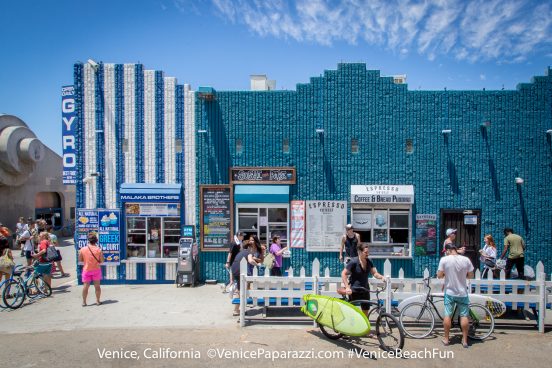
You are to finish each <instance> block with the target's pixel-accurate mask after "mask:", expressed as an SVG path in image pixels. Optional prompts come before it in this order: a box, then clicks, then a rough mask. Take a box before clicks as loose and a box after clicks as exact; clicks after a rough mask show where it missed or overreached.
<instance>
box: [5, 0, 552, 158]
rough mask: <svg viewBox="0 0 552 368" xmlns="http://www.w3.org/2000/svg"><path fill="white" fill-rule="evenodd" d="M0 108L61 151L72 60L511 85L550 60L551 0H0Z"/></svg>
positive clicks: (237, 76) (242, 78)
mask: <svg viewBox="0 0 552 368" xmlns="http://www.w3.org/2000/svg"><path fill="white" fill-rule="evenodd" d="M0 17H1V19H2V23H1V28H0V29H1V32H0V46H1V48H0V50H2V55H1V57H0V66H1V67H0V112H2V113H7V114H12V115H16V116H18V117H20V118H22V119H23V120H24V121H25V122H26V123H27V124H28V125H29V126H30V127H31V129H33V131H34V132H35V133H36V134H37V136H38V137H39V138H40V139H41V140H42V141H43V142H44V143H45V144H46V145H47V146H48V147H50V148H51V149H53V150H54V151H56V152H57V153H61V109H60V100H61V97H60V89H61V86H62V85H68V84H72V83H73V64H74V63H75V62H77V61H86V60H87V59H88V58H92V59H94V60H96V61H103V62H106V63H132V62H140V63H142V64H144V65H145V67H146V68H147V69H157V70H163V71H164V72H165V75H166V76H174V77H177V78H178V82H179V83H180V84H183V83H189V84H191V85H192V88H193V89H196V88H197V87H198V86H200V85H211V86H213V87H215V88H216V89H218V90H228V89H231V90H244V89H248V88H249V75H250V74H267V75H268V77H269V78H270V79H275V80H276V83H277V88H278V89H282V88H283V89H295V85H296V83H304V82H308V80H309V77H311V76H317V75H320V74H321V73H323V71H324V70H325V69H336V68H337V64H338V63H339V62H365V63H366V64H367V66H368V68H369V69H378V70H381V73H382V75H393V74H407V82H408V86H409V87H408V88H409V89H410V90H418V89H422V90H442V89H443V88H445V87H446V88H447V89H449V90H451V89H455V90H480V89H482V88H486V89H487V90H490V89H501V88H505V89H514V88H515V86H516V85H517V84H518V83H520V82H529V81H530V79H531V77H532V76H534V75H543V74H544V71H545V69H546V67H547V66H550V65H552V38H551V37H550V35H551V34H552V0H546V1H526V0H481V1H452V0H450V1H449V0H439V1H437V0H435V1H434V0H427V1H420V0H416V1H407V0H405V1H397V0H377V1H361V0H349V1H326V0H309V1H307V0H298V1H284V0H274V1H270V0H266V1H262V0H249V1H245V0H236V1H225V0H195V1H192V0H134V1H130V0H105V1H104V0H93V1H81V0H34V1H33V0H0Z"/></svg>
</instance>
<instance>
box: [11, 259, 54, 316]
mask: <svg viewBox="0 0 552 368" xmlns="http://www.w3.org/2000/svg"><path fill="white" fill-rule="evenodd" d="M35 265H36V263H35ZM24 272H25V273H29V275H28V276H24V275H23V273H24ZM50 295H52V288H51V287H50V285H48V284H47V283H46V281H44V277H43V276H42V275H41V274H39V273H38V272H37V271H36V269H35V267H32V266H29V267H23V266H22V265H17V266H15V268H14V270H13V272H12V274H11V276H10V278H9V279H8V280H6V283H5V286H4V290H3V291H2V300H3V302H4V304H5V305H6V307H8V308H10V309H17V308H19V307H20V306H21V305H22V304H23V302H24V301H25V298H26V297H29V298H31V299H35V298H38V297H42V296H46V297H48V296H50Z"/></svg>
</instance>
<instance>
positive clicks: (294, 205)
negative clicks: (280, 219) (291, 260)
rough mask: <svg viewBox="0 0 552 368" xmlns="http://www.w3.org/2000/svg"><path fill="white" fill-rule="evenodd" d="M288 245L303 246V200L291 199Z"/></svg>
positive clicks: (293, 246)
mask: <svg viewBox="0 0 552 368" xmlns="http://www.w3.org/2000/svg"><path fill="white" fill-rule="evenodd" d="M290 234H291V237H290V247H291V248H304V247H305V201H291V222H290Z"/></svg>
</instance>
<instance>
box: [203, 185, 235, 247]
mask: <svg viewBox="0 0 552 368" xmlns="http://www.w3.org/2000/svg"><path fill="white" fill-rule="evenodd" d="M200 204H201V208H200V221H201V238H200V239H201V240H200V241H201V250H204V251H209V250H211V251H227V250H228V249H229V248H230V243H231V241H232V207H233V203H232V187H231V186H229V185H201V186H200Z"/></svg>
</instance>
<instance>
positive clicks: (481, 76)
mask: <svg viewBox="0 0 552 368" xmlns="http://www.w3.org/2000/svg"><path fill="white" fill-rule="evenodd" d="M479 79H481V80H483V81H484V80H487V76H486V75H485V74H479Z"/></svg>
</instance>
